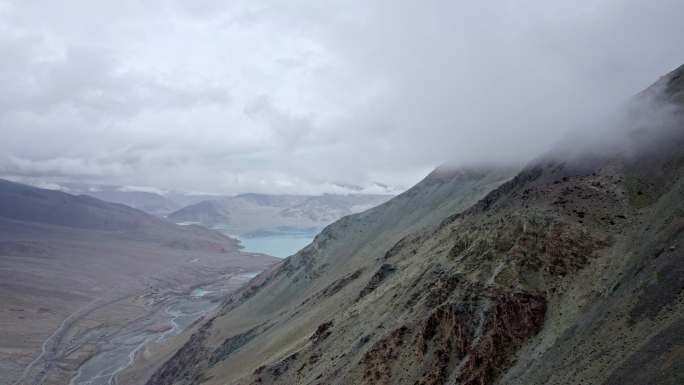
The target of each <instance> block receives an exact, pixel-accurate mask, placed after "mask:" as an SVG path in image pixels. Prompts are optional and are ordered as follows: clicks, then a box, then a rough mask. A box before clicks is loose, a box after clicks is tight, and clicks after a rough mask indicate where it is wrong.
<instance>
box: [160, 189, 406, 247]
mask: <svg viewBox="0 0 684 385" xmlns="http://www.w3.org/2000/svg"><path fill="white" fill-rule="evenodd" d="M391 197H392V196H391V195H377V194H346V195H338V194H324V195H267V194H241V195H238V196H235V197H222V198H215V199H209V200H204V201H201V202H199V203H196V204H193V205H190V206H187V207H184V208H182V209H180V210H178V211H175V212H173V213H171V214H169V215H168V218H169V219H170V220H173V221H175V222H176V223H183V224H191V223H198V224H202V225H204V226H207V227H210V228H216V229H220V230H222V231H224V232H228V233H230V234H236V235H241V236H247V237H249V236H257V235H265V234H268V233H278V232H293V231H294V232H301V231H306V232H312V233H315V232H318V231H319V230H321V229H322V228H323V227H325V226H326V225H328V224H330V223H332V222H334V221H335V220H337V219H339V218H341V217H343V216H345V215H350V214H353V213H357V212H361V211H364V210H367V209H369V208H371V207H374V206H377V205H379V204H381V203H383V202H385V201H387V200H389V199H390V198H391Z"/></svg>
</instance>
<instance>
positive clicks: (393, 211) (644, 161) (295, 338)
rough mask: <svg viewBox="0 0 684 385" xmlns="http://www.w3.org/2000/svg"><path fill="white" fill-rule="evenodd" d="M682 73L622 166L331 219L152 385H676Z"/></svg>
mask: <svg viewBox="0 0 684 385" xmlns="http://www.w3.org/2000/svg"><path fill="white" fill-rule="evenodd" d="M683 72H684V67H681V68H679V69H678V70H676V71H674V72H673V73H671V74H669V75H667V76H666V77H664V78H663V79H661V80H660V81H659V82H658V83H656V85H654V87H651V88H650V89H649V90H648V91H647V92H646V93H645V94H644V95H641V96H640V97H639V98H648V100H637V101H636V102H637V104H649V103H655V108H657V109H658V114H656V115H642V114H644V111H643V110H637V115H636V116H634V118H641V117H644V116H646V117H649V118H650V117H653V116H657V117H659V119H651V120H650V121H648V122H647V123H646V124H642V125H640V126H637V129H636V130H630V132H629V133H628V134H629V135H628V139H627V141H626V144H624V146H623V147H620V148H619V149H618V150H619V151H617V152H609V151H605V152H603V153H601V152H594V153H591V154H589V153H582V152H577V151H575V152H574V153H575V154H576V155H575V156H569V157H565V156H564V157H559V156H557V154H559V153H563V151H560V150H556V151H553V152H552V153H551V154H549V155H547V156H544V157H542V158H540V159H539V160H537V161H535V162H533V163H532V164H530V165H529V166H527V167H526V168H525V169H523V170H522V171H521V172H520V173H519V174H517V175H516V176H515V177H514V178H512V179H510V180H508V181H506V179H507V178H506V177H503V178H492V179H488V180H489V182H486V183H485V182H484V181H485V180H487V178H489V175H492V174H491V173H484V174H476V176H474V177H473V176H472V174H470V173H448V174H446V176H445V178H444V179H443V180H441V181H440V180H439V178H435V177H436V176H439V175H440V174H442V173H441V172H437V173H435V174H433V175H431V176H430V177H428V178H426V180H425V181H423V182H421V183H420V184H419V185H417V186H416V187H414V188H413V189H411V190H409V191H408V192H406V193H405V194H402V195H400V196H398V197H396V198H394V199H393V200H391V201H389V202H387V203H385V204H384V205H382V206H380V207H378V208H376V209H373V210H369V211H368V212H365V213H361V214H357V215H354V216H350V217H345V218H343V219H342V220H340V221H337V222H336V223H334V224H333V225H331V226H329V227H327V228H326V229H325V230H324V231H323V232H322V233H321V234H320V235H319V236H318V237H317V238H316V239H315V241H314V242H313V243H312V245H310V246H309V247H307V248H305V249H304V250H302V251H301V252H299V253H297V254H296V255H294V256H292V257H290V258H288V259H287V260H286V261H285V262H284V263H283V264H282V265H280V266H279V267H277V268H275V269H274V270H272V271H271V272H269V273H264V274H262V275H260V276H259V277H258V278H256V279H255V280H254V281H252V283H251V285H250V286H249V287H247V288H245V289H243V290H242V291H241V292H239V293H238V294H237V295H235V296H233V297H231V298H230V299H228V300H227V301H226V302H225V304H224V306H223V309H222V311H221V312H219V313H218V314H216V315H215V316H214V317H212V318H211V319H209V320H208V321H207V322H206V323H204V324H202V325H198V326H197V327H196V328H195V330H194V334H192V336H188V337H187V342H186V343H185V345H184V346H183V347H182V348H181V349H179V350H178V351H177V352H176V353H175V355H174V356H172V357H171V358H170V359H169V360H168V361H166V363H165V364H164V365H162V366H161V367H160V368H159V369H158V370H157V371H156V373H155V374H154V375H153V376H152V377H151V378H150V379H149V381H147V384H149V385H161V384H196V383H207V384H453V383H457V384H468V385H476V384H477V385H481V384H496V383H498V384H568V383H582V384H606V385H608V384H611V385H612V384H634V385H637V384H646V383H649V384H650V383H657V384H672V385H674V384H681V383H682V381H684V367H683V366H682V365H680V364H679V363H681V362H684V350H682V346H684V334H683V333H682V330H683V329H682V326H684V323H683V322H684V297H683V295H684V258H682V250H684V249H683V247H684V199H683V198H684V123H682V122H683V121H684V120H683V119H682V115H683V114H682V112H681V110H675V109H674V108H675V107H677V106H675V105H670V103H679V102H680V101H681V98H680V95H681V94H682V83H681V78H682V77H681V76H682V73H683ZM661 107H662V108H661ZM462 175H468V177H465V178H462V177H461V176H462ZM477 175H479V177H478V176H477ZM482 175H485V177H484V178H483V177H482ZM500 175H501V174H500ZM452 182H453V183H452ZM504 182H505V183H504ZM441 187H444V190H443V194H440V193H438V192H439V191H442V190H441ZM480 198H481V199H480Z"/></svg>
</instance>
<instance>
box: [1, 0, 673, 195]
mask: <svg viewBox="0 0 684 385" xmlns="http://www.w3.org/2000/svg"><path fill="white" fill-rule="evenodd" d="M682 15H684V1H681V0H651V1H645V0H579V1H563V2H560V1H547V0H534V1H525V0H509V1H506V0H496V1H494V0H491V1H396V0H392V1H389V0H388V1H319V0H310V1H301V0H287V1H285V0H283V1H262V0H247V1H220V0H159V1H157V0H149V1H147V0H146V1H140V0H101V1H93V0H60V1H54V0H44V1H38V0H16V1H15V0H9V1H8V0H0V85H1V87H0V175H2V176H4V177H12V178H14V179H17V178H21V179H22V180H33V181H86V182H93V183H114V184H122V185H132V186H151V187H155V188H159V189H180V190H187V191H202V192H214V193H239V192H247V191H254V192H273V193H278V192H290V193H292V192H294V193H297V192H299V193H317V192H326V191H327V192H332V191H336V190H335V187H334V186H333V183H347V184H355V185H361V186H368V185H371V184H372V183H373V182H382V183H386V184H389V185H392V186H405V187H408V186H410V185H411V184H413V183H415V182H416V181H417V180H418V179H419V178H421V177H422V176H424V174H425V173H426V172H428V171H429V170H430V169H432V168H433V167H435V166H437V165H439V164H441V163H443V162H446V161H451V162H455V163H473V162H483V161H491V160H496V161H503V162H520V161H525V160H527V159H530V158H533V157H535V156H536V155H538V154H539V153H541V152H543V151H544V150H545V149H546V148H548V147H549V146H550V145H551V144H552V143H554V142H555V141H557V140H558V138H560V137H562V135H563V133H564V132H565V131H567V130H572V129H576V127H578V126H581V125H583V124H585V123H583V121H584V119H585V118H586V117H587V116H591V115H592V114H594V113H595V112H596V111H600V110H601V109H605V108H608V107H609V106H611V105H612V104H614V103H616V102H620V101H622V100H624V99H626V98H628V97H629V96H630V95H632V94H634V93H636V92H638V91H640V90H641V89H642V88H644V87H646V86H648V85H649V84H650V83H652V82H653V81H655V80H656V79H657V78H658V77H659V76H661V75H663V74H665V73H666V72H668V71H669V70H671V69H673V68H675V67H677V66H679V65H680V64H682V63H684V49H683V48H684V23H682V18H681V16H682Z"/></svg>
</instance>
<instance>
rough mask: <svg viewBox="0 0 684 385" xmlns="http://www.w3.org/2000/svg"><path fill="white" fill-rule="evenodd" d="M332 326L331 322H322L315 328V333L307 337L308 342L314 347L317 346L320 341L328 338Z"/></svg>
mask: <svg viewBox="0 0 684 385" xmlns="http://www.w3.org/2000/svg"><path fill="white" fill-rule="evenodd" d="M332 326H333V321H328V322H324V323H322V324H320V325H318V327H317V328H316V331H315V332H314V333H313V334H312V335H311V337H309V340H311V342H313V344H314V345H318V344H319V343H320V342H321V341H323V340H324V339H326V338H328V337H329V336H330V334H331V333H332V331H331V330H330V329H331V328H332Z"/></svg>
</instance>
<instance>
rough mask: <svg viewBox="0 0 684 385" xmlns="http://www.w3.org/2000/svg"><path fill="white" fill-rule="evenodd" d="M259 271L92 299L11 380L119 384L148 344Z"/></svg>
mask: <svg viewBox="0 0 684 385" xmlns="http://www.w3.org/2000/svg"><path fill="white" fill-rule="evenodd" d="M256 273H257V272H255V271H246V270H244V269H226V270H224V271H214V272H213V274H208V273H207V274H203V275H202V277H203V280H198V281H195V282H194V283H193V284H190V285H189V284H185V285H183V284H182V283H179V282H177V281H173V280H171V281H168V280H167V281H154V282H147V283H146V285H145V287H144V289H142V290H141V289H132V290H131V291H130V292H126V291H125V290H119V291H118V292H116V293H111V295H109V296H107V297H106V298H105V297H102V298H99V299H96V300H94V301H91V302H90V303H88V304H86V305H84V306H83V307H81V308H80V309H78V310H76V311H75V312H73V313H72V314H71V315H69V316H68V317H67V318H65V319H64V320H63V321H62V323H61V324H60V325H59V327H58V328H57V329H56V330H55V331H54V332H53V333H52V334H51V335H50V336H48V337H47V338H46V339H45V341H44V342H43V345H42V347H41V351H40V352H39V354H38V355H36V356H35V358H34V359H33V360H32V361H31V362H30V363H29V364H28V365H27V366H26V367H25V369H24V370H23V373H21V375H20V376H18V377H17V378H16V379H14V380H13V381H12V382H7V384H10V385H25V384H41V385H42V384H45V385H50V384H69V385H113V384H117V383H119V382H118V377H119V375H120V374H121V373H122V372H123V371H124V370H125V369H127V368H128V367H129V366H130V365H131V364H132V363H133V362H134V360H135V359H136V356H137V355H138V354H140V352H141V351H142V350H143V349H144V348H145V347H146V346H148V345H150V344H164V343H165V342H166V341H167V340H168V339H170V338H172V337H174V336H176V335H178V334H180V333H181V332H182V331H183V330H185V329H186V328H188V327H189V326H190V325H192V324H193V323H195V322H197V321H198V320H200V319H201V318H203V317H204V316H205V315H206V314H207V313H208V312H211V311H212V310H213V309H215V308H216V306H218V304H219V303H220V300H221V298H223V297H224V296H225V295H227V294H229V293H230V292H232V291H234V290H236V289H237V288H239V287H240V286H242V285H243V284H245V283H246V282H248V281H249V280H250V279H251V278H252V277H254V276H255V275H256ZM209 277H211V278H209ZM0 383H3V384H4V382H3V381H0Z"/></svg>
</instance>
